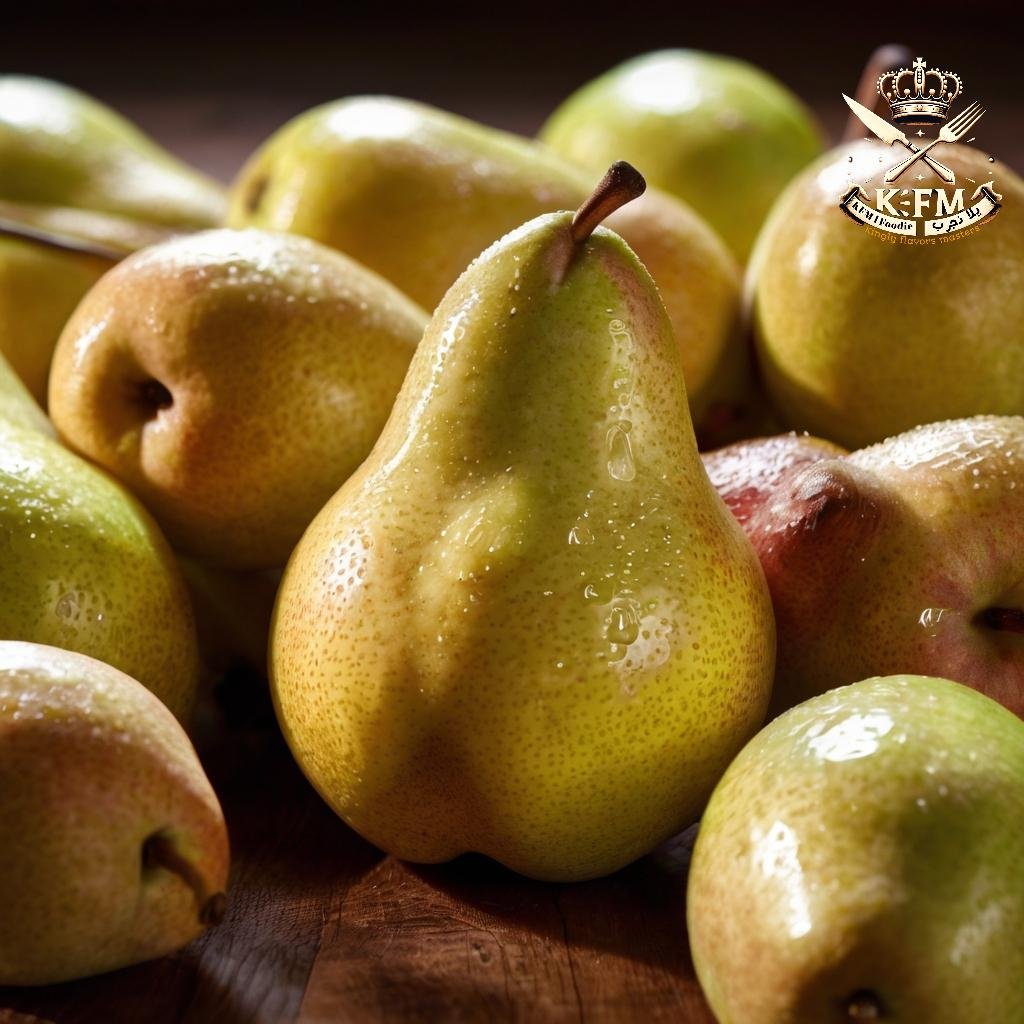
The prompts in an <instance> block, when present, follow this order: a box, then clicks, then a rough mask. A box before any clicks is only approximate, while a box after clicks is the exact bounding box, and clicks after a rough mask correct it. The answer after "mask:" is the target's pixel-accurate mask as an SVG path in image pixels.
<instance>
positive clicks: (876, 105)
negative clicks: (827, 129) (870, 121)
mask: <svg viewBox="0 0 1024 1024" xmlns="http://www.w3.org/2000/svg"><path fill="white" fill-rule="evenodd" d="M913 59H914V54H913V52H912V51H911V50H910V49H909V48H908V47H906V46H904V45H903V44H902V43H885V44H884V45H883V46H879V47H878V48H877V49H876V50H875V51H874V53H872V54H871V56H870V57H868V62H867V64H865V65H864V70H863V71H862V72H861V75H860V81H859V82H858V83H857V91H856V92H855V93H854V94H853V98H854V99H855V100H856V101H857V102H858V103H859V104H860V105H861V106H862V107H867V108H868V110H871V111H874V113H876V114H880V115H882V116H883V117H884V116H885V111H884V110H882V109H881V108H882V107H883V106H884V105H885V100H884V99H883V98H882V97H881V96H879V94H878V85H877V83H878V76H879V75H881V74H882V73H883V72H885V71H889V70H892V69H894V68H909V67H910V62H911V61H912V60H913ZM866 131H867V129H866V128H865V127H864V125H863V124H861V122H860V120H859V119H858V118H857V117H855V116H854V115H853V114H852V113H851V114H850V116H849V119H848V120H847V122H846V130H845V131H844V132H843V139H842V141H843V142H852V141H853V140H854V139H860V138H863V137H864V135H865V133H866Z"/></svg>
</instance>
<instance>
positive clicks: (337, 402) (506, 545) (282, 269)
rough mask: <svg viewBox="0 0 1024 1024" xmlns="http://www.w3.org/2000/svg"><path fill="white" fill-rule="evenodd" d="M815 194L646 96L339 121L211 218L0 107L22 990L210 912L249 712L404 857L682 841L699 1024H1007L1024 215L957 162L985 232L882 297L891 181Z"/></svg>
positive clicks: (739, 109)
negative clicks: (850, 194)
mask: <svg viewBox="0 0 1024 1024" xmlns="http://www.w3.org/2000/svg"><path fill="white" fill-rule="evenodd" d="M823 147H824V139H823V135H822V132H821V130H820V129H819V128H818V126H817V125H816V124H815V122H814V119H813V118H812V117H811V115H810V114H809V113H808V111H807V110H806V109H805V108H804V106H803V105H802V104H801V103H800V101H799V100H798V99H797V98H796V97H795V96H793V95H792V94H791V93H790V92H789V91H788V90H787V89H786V88H785V87H784V86H783V85H782V84H781V83H779V82H778V81H776V80H775V79H774V78H772V77H771V76H769V75H767V74H766V73H765V72H763V71H761V70H759V69H757V68H754V67H752V66H750V65H748V64H745V63H743V62H741V61H737V60H734V59H731V58H727V57H722V56H718V55H714V54H707V53H698V52H695V51H687V50H672V51H663V52H659V53H654V54H648V55H645V56H641V57H638V58H635V59H634V60H632V61H629V62H627V63H626V64H624V65H622V66H621V67H618V68H614V69H612V70H611V71H609V72H608V73H606V74H605V75H603V76H602V77H601V78H599V79H597V80H596V81H594V82H592V83H590V84H589V85H586V86H584V87H583V88H582V89H581V90H580V91H579V92H578V93H576V94H575V95H574V96H572V97H570V98H569V99H567V100H566V102H565V103H564V104H563V105H562V106H561V107H560V108H559V109H558V110H557V111H556V112H555V113H554V114H553V115H552V117H551V118H550V120H549V121H548V123H547V124H546V125H545V126H544V128H543V130H542V131H541V133H540V136H539V138H538V140H528V139H525V138H521V137H518V136H513V135H509V134H507V133H504V132H501V131H498V130H496V129H493V128H489V127H485V126H483V125H479V124H474V123H472V122H470V121H467V120H465V119H463V118H460V117H457V116H456V115H454V114H450V113H447V112H444V111H440V110H436V109H432V108H430V107H427V106H424V105H422V104H419V103H415V102H412V101H407V100H400V99H393V98H389V97H384V96H372V97H350V98H345V99H341V100H338V101H336V102H333V103H329V104H326V105H324V106H321V107H318V108H316V109H313V110H311V111H308V112H307V113H305V114H303V115H301V116H299V117H298V118H296V119H295V120H294V121H292V122H290V123H289V124H287V125H285V126H284V127H282V128H281V129H280V130H279V131H278V132H277V133H275V135H274V136H273V137H271V138H270V139H269V140H268V141H267V142H266V143H265V144H264V145H263V146H262V147H261V148H260V149H259V150H258V151H257V152H256V153H255V154H253V156H252V157H251V158H250V159H249V160H248V161H247V163H246V164H245V166H244V167H243V168H242V170H241V171H240V173H239V175H238V178H237V180H236V181H235V182H234V184H233V185H232V186H231V187H230V188H228V189H225V188H223V187H222V186H220V185H219V184H217V183H215V182H213V181H211V180H209V179H207V178H205V177H204V176H202V175H201V174H200V173H198V172H197V171H194V170H193V169H191V168H189V167H187V166H185V165H184V164H182V163H181V162H179V161H178V160H176V159H175V158H173V157H172V156H171V155H170V154H168V153H166V152H164V151H163V150H161V149H160V148H159V147H158V146H157V145H156V143H154V142H153V141H151V140H150V139H148V138H147V137H146V136H145V135H143V134H142V133H141V132H140V131H139V130H138V129H136V128H135V127H134V126H132V125H131V124H129V123H128V122H126V121H124V120H123V119H122V118H120V117H119V116H118V115H117V114H115V113H114V112H113V111H111V110H109V109H108V108H106V107H105V106H103V105H102V104H100V103H99V102H97V101H96V100H94V99H91V98H90V97H88V96H85V95H83V94H82V93H80V92H77V91H76V90H74V89H72V88H70V87H67V86H63V85H59V84H56V83H52V82H47V81H43V80H39V79H32V78H20V77H15V76H8V77H5V78H0V552H3V554H4V558H3V559H0V583H2V586H0V816H2V817H3V819H4V820H5V821H6V822H7V823H8V831H7V832H6V834H5V837H4V839H3V841H2V842H0V903H2V904H3V906H4V908H5V913H4V915H3V917H2V919H0V985H38V984H48V983H53V982H59V981H65V980H69V979H74V978H81V977H85V976H88V975H92V974H96V973H101V972H104V971H109V970H113V969H116V968H119V967H123V966H126V965H129V964H132V963H136V962H139V961H141V960H146V959H150V958H153V957H158V956H162V955H165V954H167V953H170V952H172V951H174V950H177V949H179V948H181V947H182V946H184V945H185V944H187V943H188V942H190V941H192V940H193V939H194V938H195V937H196V936H198V935H199V934H201V933H202V931H203V930H204V929H206V928H208V927H211V926H213V925H216V924H218V923H219V922H220V921H221V920H222V919H223V918H224V917H225V915H226V914H230V913H231V912H232V911H231V906H230V903H229V892H228V872H229V853H228V849H229V844H228V835H227V829H226V826H225V820H224V815H223V812H222V810H221V808H220V806H219V804H218V801H217V797H216V795H215V793H214V790H213V788H212V786H211V783H210V781H209V779H208V778H207V777H206V775H205V774H204V771H203V767H202V765H201V763H200V760H199V755H198V754H197V752H196V750H195V748H194V746H193V744H192V741H191V740H190V730H192V728H193V723H194V721H195V709H196V707H197V705H198V706H202V707H203V708H204V709H205V710H204V715H205V716H206V718H207V719H209V718H210V716H211V714H212V715H214V717H216V715H217V714H218V711H217V705H216V700H215V696H214V691H215V683H216V681H217V680H218V679H219V678H220V677H222V676H223V675H224V674H225V673H227V672H231V671H233V670H234V669H236V668H237V667H238V666H240V665H241V666H244V667H245V668H246V670H247V673H248V674H247V677H246V678H248V679H249V680H250V683H249V685H251V686H252V687H258V686H261V685H264V680H266V681H268V682H269V689H270V695H271V697H272V700H273V704H274V708H275V711H276V716H277V720H278V723H279V725H280V730H281V732H282V733H283V736H284V739H285V740H286V742H287V744H288V747H289V748H290V750H291V752H292V754H293V755H294V758H295V760H296V762H297V763H298V765H299V767H300V768H301V769H302V771H303V772H304V773H305V775H306V776H307V778H308V779H309V781H310V783H311V784H312V786H313V787H315V789H316V790H317V792H318V793H319V794H320V795H321V796H322V797H323V799H324V801H325V802H326V803H327V804H328V805H329V806H330V807H331V808H332V809H333V810H334V811H335V812H336V813H337V814H338V815H339V816H340V817H342V818H343V819H344V820H345V821H346V822H347V823H348V824H349V825H350V826H351V827H352V828H354V829H355V830H356V831H358V832H359V833H360V834H361V835H362V836H364V837H365V838H366V839H368V840H369V841H371V842H372V843H374V844H376V845H377V846H379V847H380V848H381V849H382V850H384V851H386V852H387V853H390V854H392V855H394V856H396V857H400V858H403V859H407V860H410V861H416V862H421V863H438V862H445V861H450V860H453V859H455V858H457V857H458V856H459V855H460V854H463V853H467V852H476V853H482V854H485V855H486V856H488V857H490V858H492V859H494V860H495V861H498V862H500V863H501V864H503V865H505V866H506V867H508V868H511V869H512V870H514V871H516V872H519V873H520V874H522V875H524V876H527V877H528V878H531V879H538V880H542V881H553V882H573V881H578V880H583V879H590V878H595V877H599V876H602V875H606V874H609V873H611V872H614V871H616V870H618V869H619V868H622V867H623V866H625V865H627V864H629V863H630V862H632V861H634V860H636V859H637V858H639V857H642V856H644V855H645V854H648V853H650V852H651V851H652V850H654V849H655V848H656V847H657V846H658V845H659V844H661V843H662V842H664V841H665V840H667V839H669V838H670V837H672V836H674V835H676V834H677V833H678V832H680V831H681V830H682V829H684V828H686V827H687V826H689V825H691V824H693V823H695V822H697V821H700V822H701V826H700V831H699V837H698V840H697V843H696V847H695V850H694V857H693V864H692V868H691V872H690V878H689V883H688V885H689V892H688V900H687V903H688V911H687V918H688V921H687V924H688V930H689V936H690V942H691V947H692V952H693V959H694V964H695V967H696V969H697V973H698V976H699V978H700V981H701V984H702V986H703V988H704V990H705V993H706V995H707V998H708V1001H709V1003H710V1005H711V1008H712V1010H713V1012H714V1013H715V1015H716V1017H717V1018H718V1020H719V1021H721V1022H722V1024H783V1022H787V1024H793V1022H801V1024H802V1022H805V1021H806V1022H808V1024H810V1022H827V1021H836V1022H842V1021H854V1020H892V1021H905V1022H921V1021H930V1022H938V1024H945V1022H949V1024H955V1022H970V1021H995V1020H1005V1021H1012V1022H1017V1021H1024V990H1022V989H1021V987H1020V984H1019V978H1020V976H1021V973H1022V969H1024V957H1022V954H1021V947H1020V943H1019V942H1018V941H1017V936H1018V934H1019V931H1020V929H1021V927H1024V839H1022V833H1021V830H1020V829H1018V828H1015V827H1014V822H1015V821H1017V820H1018V819H1019V817H1020V815H1021V814H1022V813H1024V720H1022V719H1024V305H1022V298H1021V297H1022V296H1024V246H1022V239H1024V231H1022V228H1024V183H1022V182H1021V181H1020V179H1019V178H1017V177H1016V176H1015V175H1014V173H1013V171H1011V170H1010V169H1009V168H1007V167H1005V166H1004V165H1002V164H993V163H992V162H990V161H989V160H988V157H987V154H982V153H980V152H979V151H976V150H972V149H970V148H969V147H966V146H955V147H950V146H945V147H944V151H943V160H944V162H946V163H948V164H949V166H950V167H952V168H954V169H955V171H956V173H957V174H958V175H963V176H965V177H967V176H972V175H973V176H977V175H980V174H982V173H985V174H986V175H993V174H994V175H996V176H997V178H998V181H999V188H1000V193H1001V194H1002V195H1003V197H1004V198H1003V208H1002V209H1000V211H999V213H998V215H997V216H996V217H994V218H993V219H992V222H991V223H990V224H987V225H985V227H984V230H983V231H981V232H979V233H978V234H977V235H976V236H972V237H971V238H968V239H965V240H963V241H961V242H959V243H958V244H956V245H943V246H935V247H933V248H929V249H923V248H915V247H900V246H886V245H883V244H881V243H880V242H878V241H877V240H873V239H870V238H868V237H867V236H866V234H864V233H863V230H862V229H860V228H858V227H857V226H856V225H855V224H854V223H853V222H852V221H850V220H849V218H847V217H845V216H844V214H843V212H842V210H841V209H840V208H839V205H838V199H839V197H840V194H841V193H842V192H843V191H845V189H843V188H842V187H841V186H842V185H844V184H845V183H846V181H847V178H848V176H849V175H850V174H851V173H852V171H851V167H853V166H856V167H857V168H858V169H859V172H860V171H862V172H863V175H864V176H865V180H868V177H870V175H872V174H873V175H880V174H881V173H882V172H883V171H884V161H885V160H886V159H892V160H893V162H895V160H896V159H898V155H897V154H892V155H891V157H890V154H889V151H888V150H885V149H884V147H882V146H881V145H880V144H873V143H856V144H853V145H849V144H848V145H846V146H840V147H839V148H837V149H835V150H832V151H830V152H826V153H822V150H823ZM879 157H881V161H880V160H879ZM879 168H880V169H879ZM953 280H956V281H959V282H962V284H963V287H964V288H966V289H968V290H969V292H970V308H969V310H966V309H965V308H964V306H963V302H962V295H961V296H960V298H959V300H958V296H957V295H955V294H954V293H953V290H952V289H951V288H950V282H951V281H953ZM893 281H898V282H899V287H898V288H891V285H892V282H893ZM883 295H884V299H882V298H880V296H883ZM865 296H869V297H872V298H873V302H872V304H871V305H870V307H869V310H870V312H866V310H865V306H864V301H863V300H864V297H865ZM958 301H959V302H960V305H957V303H958ZM968 313H969V314H970V315H967V314H968ZM786 428H791V429H790V432H789V433H785V432H783V431H784V430H785V429H786ZM264 674H265V675H264ZM211 709H212V710H211ZM221 718H224V715H223V713H221ZM220 725H221V726H223V727H224V728H228V727H229V726H228V725H226V724H225V723H224V722H223V721H221V722H220ZM207 731H210V730H207ZM219 735H220V730H219V729H214V730H212V735H211V737H210V738H208V739H207V743H215V742H217V739H216V737H217V736H219ZM452 870H457V865H456V866H453V868H452Z"/></svg>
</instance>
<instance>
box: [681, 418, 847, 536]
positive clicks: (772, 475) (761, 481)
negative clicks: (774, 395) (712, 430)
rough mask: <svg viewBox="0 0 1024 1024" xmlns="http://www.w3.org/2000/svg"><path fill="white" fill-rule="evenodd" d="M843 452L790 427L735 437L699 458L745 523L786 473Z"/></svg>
mask: <svg viewBox="0 0 1024 1024" xmlns="http://www.w3.org/2000/svg"><path fill="white" fill-rule="evenodd" d="M846 454H847V453H846V451H845V450H844V449H842V448H840V447H839V445H836V444H832V442H831V441H823V440H822V439H821V438H820V437H811V435H810V434H806V433H804V434H798V433H796V432H795V431H791V432H790V433H788V434H779V435H777V436H774V437H755V438H750V439H749V440H746V441H737V442H736V443H734V444H730V445H727V446H726V447H724V448H718V449H716V450H715V451H713V452H705V453H703V454H702V455H701V461H702V462H703V463H704V469H705V470H707V474H708V479H709V480H710V481H711V485H712V486H713V487H714V488H715V490H716V491H718V493H719V494H720V495H721V496H722V500H723V501H724V502H725V504H726V505H727V506H728V508H729V511H730V512H731V513H732V514H733V515H734V516H735V517H736V519H737V520H738V521H739V522H740V523H741V524H745V523H746V522H747V521H748V520H749V519H750V518H751V517H752V516H753V515H754V514H755V513H756V512H757V511H758V510H759V509H760V508H761V507H762V506H763V505H764V503H765V502H766V501H768V500H769V499H770V498H771V496H772V495H773V494H774V492H775V491H776V490H777V489H778V487H779V485H780V483H781V481H782V479H783V477H784V476H785V475H786V474H787V473H789V472H790V471H792V470H794V469H797V468H799V467H801V466H809V465H810V464H811V463H813V462H820V461H821V460H822V459H834V458H837V457H839V456H841V455H846Z"/></svg>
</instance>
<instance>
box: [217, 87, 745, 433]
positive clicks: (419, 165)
mask: <svg viewBox="0 0 1024 1024" xmlns="http://www.w3.org/2000/svg"><path fill="white" fill-rule="evenodd" d="M610 162H611V159H608V160H606V161H605V162H604V164H603V165H602V167H601V168H600V170H602V171H603V170H604V168H605V167H607V166H608V164H609V163H610ZM591 184H592V178H591V177H590V175H589V174H588V173H585V172H583V171H581V170H580V169H579V168H577V167H574V166H573V165H571V164H569V163H567V162H565V161H564V160H561V159H560V158H559V157H557V156H556V155H555V154H553V153H551V152H549V151H548V150H546V149H544V148H543V147H541V146H538V145H537V144H536V143H533V142H531V141H529V140H527V139H523V138H520V137H519V136H516V135H511V134H509V133H507V132H500V131H496V130H494V129H492V128H487V127H485V126H483V125H479V124H475V123H474V122H472V121H468V120H466V119H465V118H461V117H456V116H455V115H453V114H448V113H445V112H444V111H441V110H436V109H434V108H432V107H428V106H424V105H423V104H420V103H412V102H409V101H407V100H400V99H394V98H391V97H355V98H351V99H345V100H340V101H338V102H335V103H329V104H327V105H325V106H322V107H317V108H315V109H313V110H310V111H307V112H306V113H305V114H302V115H301V116H300V117H298V118H296V119H295V120H294V121H291V122H290V123H289V124H287V125H285V126H284V127H283V128H282V129H281V130H280V131H278V132H277V133H276V134H275V135H274V136H272V137H271V138H270V140H269V141H268V142H266V143H265V144H264V146H263V147H262V148H261V149H260V150H259V151H258V152H257V153H256V154H255V155H254V156H253V157H252V159H251V160H250V161H249V162H248V164H247V165H246V166H245V168H244V169H243V171H242V173H241V175H240V176H239V178H238V180H237V181H236V182H235V184H234V186H233V188H232V191H231V204H230V209H229V213H228V223H229V224H231V225H232V226H234V227H247V226H252V227H261V228H268V229H271V230H275V231H291V232H294V233H296V234H300V235H306V236H308V237H310V238H314V239H316V240H317V241H320V242H323V243H325V244H327V245H330V246H333V247H334V248H336V249H340V250H341V251H342V252H345V253H347V254H348V255H349V256H352V257H353V258H354V259H357V260H359V261H360V262H361V263H364V264H365V265H366V266H368V267H370V268H371V269H372V270H375V271H377V273H379V274H381V275H382V276H384V277H386V278H387V279H388V280H389V281H391V282H392V283H394V284H395V285H397V286H398V287H399V288H400V289H402V291H404V292H405V293H406V294H407V295H409V296H410V297H411V298H412V299H413V300H415V301H416V302H418V303H420V305H422V306H423V307H424V309H427V310H433V309H434V308H435V306H437V304H438V303H439V302H440V301H441V298H442V297H443V296H444V294H445V292H446V291H447V290H448V288H449V287H450V286H451V285H452V283H453V282H454V281H455V279H456V278H457V277H458V276H459V275H460V274H461V273H462V271H463V270H464V269H465V268H466V266H467V265H468V264H469V262H470V261H471V260H473V259H475V258H476V257H477V256H478V255H479V254H480V253H481V252H482V251H483V250H484V249H486V248H487V246H489V245H490V244H491V243H492V242H494V241H495V240H496V239H498V238H500V237H501V236H502V235H504V234H505V233H507V232H509V231H511V230H512V229H513V228H516V227H518V226H519V225H520V224H522V223H523V222H524V221H527V220H529V219H530V218H532V217H536V216H538V215H539V214H542V213H549V212H552V211H555V210H559V209H568V208H573V207H576V206H579V204H580V203H582V202H583V200H584V199H585V198H586V197H587V195H588V194H589V192H590V186H591ZM608 225H609V227H611V228H612V229H613V230H615V231H617V232H619V233H621V235H622V237H623V238H625V239H626V241H627V242H628V243H629V245H630V246H631V247H632V248H633V249H634V250H635V252H636V254H637V255H638V256H639V257H640V260H641V262H643V263H644V265H645V266H646V267H647V269H648V270H649V271H650V273H651V275H652V276H653V277H654V279H655V281H656V282H657V283H658V287H659V288H660V290H661V293H662V298H663V299H664V300H665V305H666V306H667V308H668V311H669V315H670V317H671V319H672V324H673V327H674V329H675V333H676V338H677V340H678V343H679V345H680V347H681V349H682V355H683V370H684V372H685V374H686V386H687V392H688V393H689V396H690V403H691V408H692V409H693V412H694V416H695V417H696V418H697V419H698V421H699V420H702V419H703V417H704V415H705V414H706V413H707V414H710V413H711V412H712V411H713V409H712V407H713V406H716V405H717V406H725V407H726V408H727V409H731V408H732V407H733V406H738V407H739V411H738V412H735V413H733V414H732V418H741V417H742V416H743V415H744V414H745V410H746V408H747V406H749V405H750V404H751V403H752V401H753V399H752V398H751V397H750V392H751V390H752V386H751V379H752V378H751V372H750V363H749V358H748V354H747V348H746V346H745V344H743V342H742V339H741V337H740V333H739V312H740V311H739V295H740V290H739V289H740V284H739V269H738V267H737V265H736V263H735V261H734V260H733V259H732V257H731V256H730V255H729V253H728V251H727V250H726V248H725V246H724V245H723V244H722V242H721V240H720V239H719V238H718V237H717V236H716V235H715V234H714V232H713V231H711V229H710V228H708V226H707V225H706V224H704V222H703V221H702V220H701V219H700V218H699V217H697V216H696V215H695V214H694V213H693V212H692V211H691V210H690V209H688V208H687V207H686V206H685V205H683V204H682V203H680V202H678V201H676V200H674V199H673V198H672V197H670V196H667V195H657V194H654V193H648V194H647V195H645V196H643V197H642V198H640V199H638V200H637V202H635V203H631V204H630V205H629V206H627V207H625V208H623V209H622V210H620V211H618V212H617V213H614V214H612V215H611V216H610V218H609V220H608ZM717 415H718V416H721V413H720V412H719V413H717ZM727 418H728V417H727ZM727 433H728V431H727ZM716 436H717V434H716Z"/></svg>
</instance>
